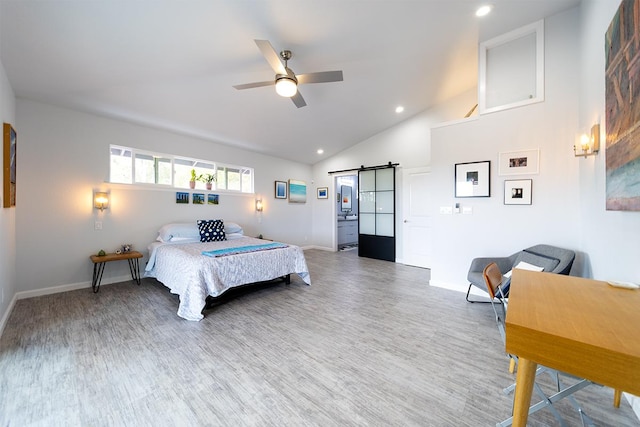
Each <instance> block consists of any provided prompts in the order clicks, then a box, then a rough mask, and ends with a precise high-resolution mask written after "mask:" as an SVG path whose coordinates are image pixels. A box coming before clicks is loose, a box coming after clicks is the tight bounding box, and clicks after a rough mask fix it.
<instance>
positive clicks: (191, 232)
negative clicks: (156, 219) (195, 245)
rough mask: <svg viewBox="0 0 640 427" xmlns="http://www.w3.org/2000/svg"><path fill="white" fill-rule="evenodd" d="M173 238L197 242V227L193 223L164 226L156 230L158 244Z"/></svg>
mask: <svg viewBox="0 0 640 427" xmlns="http://www.w3.org/2000/svg"><path fill="white" fill-rule="evenodd" d="M174 237H188V238H191V239H195V241H198V239H200V232H199V231H198V226H197V225H196V224H195V223H193V222H188V223H172V224H166V225H163V226H162V227H161V228H160V230H158V240H159V241H160V242H169V241H171V240H172V239H173V238H174Z"/></svg>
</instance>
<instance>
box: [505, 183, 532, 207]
mask: <svg viewBox="0 0 640 427" xmlns="http://www.w3.org/2000/svg"><path fill="white" fill-rule="evenodd" d="M531 184H532V180H531V179H514V180H506V181H505V182H504V204H505V205H530V204H531Z"/></svg>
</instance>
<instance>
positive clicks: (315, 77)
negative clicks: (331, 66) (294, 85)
mask: <svg viewBox="0 0 640 427" xmlns="http://www.w3.org/2000/svg"><path fill="white" fill-rule="evenodd" d="M296 78H297V79H298V83H299V84H307V83H330V82H341V81H342V71H321V72H319V73H309V74H298V75H296Z"/></svg>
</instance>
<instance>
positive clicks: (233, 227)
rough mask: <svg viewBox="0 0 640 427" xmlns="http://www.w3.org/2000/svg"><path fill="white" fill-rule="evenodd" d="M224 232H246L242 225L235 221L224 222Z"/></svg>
mask: <svg viewBox="0 0 640 427" xmlns="http://www.w3.org/2000/svg"><path fill="white" fill-rule="evenodd" d="M224 232H225V233H227V234H231V233H240V234H244V232H243V231H242V227H240V226H239V225H238V224H236V223H235V222H225V223H224Z"/></svg>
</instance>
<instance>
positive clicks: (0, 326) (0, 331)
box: [0, 295, 18, 337]
mask: <svg viewBox="0 0 640 427" xmlns="http://www.w3.org/2000/svg"><path fill="white" fill-rule="evenodd" d="M16 301H18V297H17V296H16V295H13V298H12V299H11V302H10V303H9V306H8V307H7V310H6V311H5V312H4V316H2V319H0V337H2V334H3V333H4V327H5V326H6V325H7V321H8V320H9V316H10V315H11V312H12V311H13V307H14V306H15V305H16Z"/></svg>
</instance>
